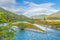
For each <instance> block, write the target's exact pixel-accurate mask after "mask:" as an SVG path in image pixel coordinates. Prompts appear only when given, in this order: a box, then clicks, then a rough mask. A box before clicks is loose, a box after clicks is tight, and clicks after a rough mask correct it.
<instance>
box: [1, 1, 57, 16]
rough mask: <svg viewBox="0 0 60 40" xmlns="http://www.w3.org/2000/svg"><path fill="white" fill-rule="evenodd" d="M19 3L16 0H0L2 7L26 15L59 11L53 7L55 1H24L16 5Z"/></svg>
mask: <svg viewBox="0 0 60 40" xmlns="http://www.w3.org/2000/svg"><path fill="white" fill-rule="evenodd" d="M17 4H19V3H17V2H16V0H0V7H2V8H4V9H6V10H9V11H11V12H14V13H17V14H18V13H19V14H20V13H24V15H26V16H33V15H40V14H51V13H54V12H57V11H58V10H56V9H55V8H54V7H53V6H54V5H55V4H54V3H43V4H35V3H33V2H26V1H24V4H23V5H22V6H21V5H20V6H16V5H17Z"/></svg>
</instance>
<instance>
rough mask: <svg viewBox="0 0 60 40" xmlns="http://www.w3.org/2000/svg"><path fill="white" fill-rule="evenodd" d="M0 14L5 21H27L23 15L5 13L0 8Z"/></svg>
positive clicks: (5, 11)
mask: <svg viewBox="0 0 60 40" xmlns="http://www.w3.org/2000/svg"><path fill="white" fill-rule="evenodd" d="M1 13H3V15H1V16H4V18H5V19H6V20H7V21H20V20H28V19H29V18H28V17H26V16H24V15H17V14H15V13H13V12H10V11H7V10H5V9H3V8H1V7H0V14H1Z"/></svg>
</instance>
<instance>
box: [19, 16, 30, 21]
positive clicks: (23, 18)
mask: <svg viewBox="0 0 60 40" xmlns="http://www.w3.org/2000/svg"><path fill="white" fill-rule="evenodd" d="M19 18H20V21H26V20H29V19H30V18H28V17H26V16H25V15H19Z"/></svg>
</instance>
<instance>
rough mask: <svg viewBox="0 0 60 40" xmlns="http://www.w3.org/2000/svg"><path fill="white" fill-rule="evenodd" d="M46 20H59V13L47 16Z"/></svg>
mask: <svg viewBox="0 0 60 40" xmlns="http://www.w3.org/2000/svg"><path fill="white" fill-rule="evenodd" d="M47 19H49V20H60V11H58V12H56V13H53V14H51V15H49V16H48V18H47Z"/></svg>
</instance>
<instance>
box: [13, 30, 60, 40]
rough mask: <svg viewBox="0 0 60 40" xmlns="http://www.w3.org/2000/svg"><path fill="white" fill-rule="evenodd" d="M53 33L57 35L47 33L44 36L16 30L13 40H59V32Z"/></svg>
mask: <svg viewBox="0 0 60 40" xmlns="http://www.w3.org/2000/svg"><path fill="white" fill-rule="evenodd" d="M55 32H57V33H54V32H53V31H52V32H51V31H50V32H49V31H47V34H44V33H39V32H33V31H27V30H25V31H20V30H18V31H17V32H16V35H15V37H14V39H13V40H60V34H59V33H60V32H59V31H55Z"/></svg>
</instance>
